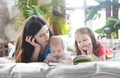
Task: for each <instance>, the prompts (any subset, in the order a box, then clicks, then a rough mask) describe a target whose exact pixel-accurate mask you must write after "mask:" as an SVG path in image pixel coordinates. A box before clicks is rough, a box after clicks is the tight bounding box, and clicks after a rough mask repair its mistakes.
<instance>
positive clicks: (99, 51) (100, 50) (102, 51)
mask: <svg viewBox="0 0 120 78" xmlns="http://www.w3.org/2000/svg"><path fill="white" fill-rule="evenodd" d="M102 55H106V48H105V47H104V46H102V45H101V46H100V48H99V50H98V56H102Z"/></svg>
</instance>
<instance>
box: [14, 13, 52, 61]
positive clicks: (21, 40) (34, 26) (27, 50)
mask: <svg viewBox="0 0 120 78" xmlns="http://www.w3.org/2000/svg"><path fill="white" fill-rule="evenodd" d="M45 25H47V23H46V22H45V21H44V19H42V18H40V17H38V16H35V15H33V16H31V17H29V18H28V19H27V20H26V21H25V24H24V28H23V31H22V33H21V35H20V36H19V37H18V40H17V43H16V51H15V59H16V62H30V61H31V60H30V58H31V56H32V55H33V52H34V46H32V45H31V44H29V43H28V42H26V41H25V39H26V36H32V37H34V36H35V35H36V34H37V33H38V32H39V30H41V28H42V27H43V26H45ZM49 31H50V30H49ZM51 35H52V33H51V32H50V36H51ZM36 57H37V56H36Z"/></svg>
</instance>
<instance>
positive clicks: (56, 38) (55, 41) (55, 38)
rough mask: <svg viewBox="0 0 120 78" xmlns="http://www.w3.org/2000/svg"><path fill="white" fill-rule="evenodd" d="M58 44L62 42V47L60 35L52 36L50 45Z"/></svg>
mask: <svg viewBox="0 0 120 78" xmlns="http://www.w3.org/2000/svg"><path fill="white" fill-rule="evenodd" d="M58 44H62V45H63V47H64V42H63V40H62V38H61V37H59V36H52V37H51V38H50V45H53V46H57V45H58Z"/></svg>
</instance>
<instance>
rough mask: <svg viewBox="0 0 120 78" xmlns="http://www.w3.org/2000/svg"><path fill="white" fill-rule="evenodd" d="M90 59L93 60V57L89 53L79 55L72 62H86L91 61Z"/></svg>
mask: <svg viewBox="0 0 120 78" xmlns="http://www.w3.org/2000/svg"><path fill="white" fill-rule="evenodd" d="M92 60H93V58H92V56H91V55H79V56H76V57H75V58H74V59H73V63H74V64H78V63H80V62H88V61H92Z"/></svg>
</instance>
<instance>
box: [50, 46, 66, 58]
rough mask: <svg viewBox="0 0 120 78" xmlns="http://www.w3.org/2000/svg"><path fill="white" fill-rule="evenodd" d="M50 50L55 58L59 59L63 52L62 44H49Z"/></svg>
mask: <svg viewBox="0 0 120 78" xmlns="http://www.w3.org/2000/svg"><path fill="white" fill-rule="evenodd" d="M50 50H51V54H52V56H53V57H55V58H56V59H59V58H60V57H62V56H63V54H64V47H63V45H62V44H58V45H57V46H55V45H50Z"/></svg>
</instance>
